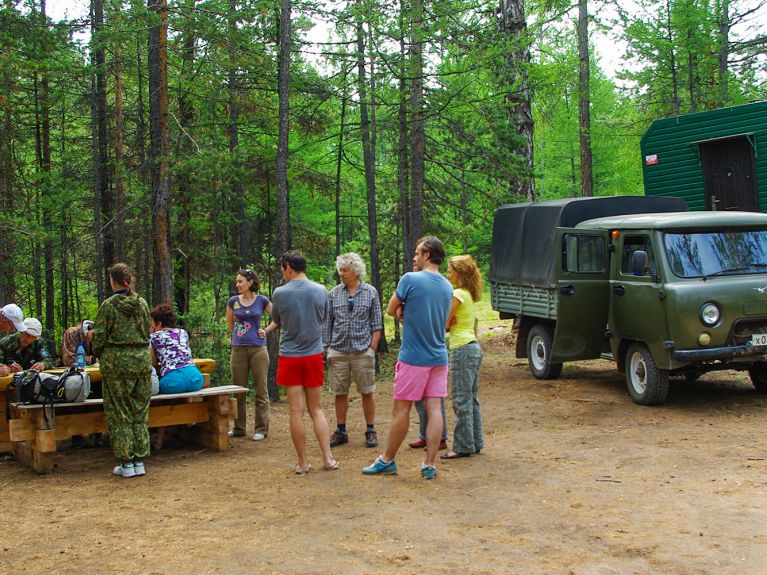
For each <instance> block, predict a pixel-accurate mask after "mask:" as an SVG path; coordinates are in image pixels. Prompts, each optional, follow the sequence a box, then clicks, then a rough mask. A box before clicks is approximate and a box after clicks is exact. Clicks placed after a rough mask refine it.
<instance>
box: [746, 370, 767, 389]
mask: <svg viewBox="0 0 767 575" xmlns="http://www.w3.org/2000/svg"><path fill="white" fill-rule="evenodd" d="M748 375H750V376H751V383H753V384H754V387H755V388H756V391H758V392H760V393H767V363H755V364H754V365H753V367H752V368H751V369H749V370H748Z"/></svg>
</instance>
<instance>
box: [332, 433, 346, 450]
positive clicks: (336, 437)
mask: <svg viewBox="0 0 767 575" xmlns="http://www.w3.org/2000/svg"><path fill="white" fill-rule="evenodd" d="M344 443H349V434H348V433H346V432H345V431H339V430H337V429H336V430H335V431H334V432H333V435H331V436H330V447H338V446H339V445H343V444H344Z"/></svg>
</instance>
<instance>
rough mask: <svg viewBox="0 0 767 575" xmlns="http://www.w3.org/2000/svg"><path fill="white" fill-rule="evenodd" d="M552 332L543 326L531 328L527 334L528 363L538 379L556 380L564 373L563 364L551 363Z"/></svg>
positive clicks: (538, 325)
mask: <svg viewBox="0 0 767 575" xmlns="http://www.w3.org/2000/svg"><path fill="white" fill-rule="evenodd" d="M552 339H553V338H552V336H551V331H550V330H549V329H548V328H547V327H546V326H543V325H541V324H536V325H534V326H533V327H531V328H530V332H529V333H528V334H527V363H528V364H529V365H530V371H531V372H532V374H533V375H534V376H535V377H536V378H537V379H556V378H558V377H559V374H560V373H562V364H561V363H550V361H549V358H550V357H551V340H552Z"/></svg>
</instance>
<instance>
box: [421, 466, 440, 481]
mask: <svg viewBox="0 0 767 575" xmlns="http://www.w3.org/2000/svg"><path fill="white" fill-rule="evenodd" d="M421 476H423V478H424V479H434V478H435V477H437V468H436V467H434V466H433V465H426V464H425V463H421Z"/></svg>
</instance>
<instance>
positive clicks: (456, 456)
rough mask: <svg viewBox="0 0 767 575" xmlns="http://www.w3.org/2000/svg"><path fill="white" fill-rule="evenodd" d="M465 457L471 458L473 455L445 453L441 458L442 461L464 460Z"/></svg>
mask: <svg viewBox="0 0 767 575" xmlns="http://www.w3.org/2000/svg"><path fill="white" fill-rule="evenodd" d="M464 457H471V453H459V452H453V453H443V454H442V455H440V456H439V458H440V459H463V458H464Z"/></svg>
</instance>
